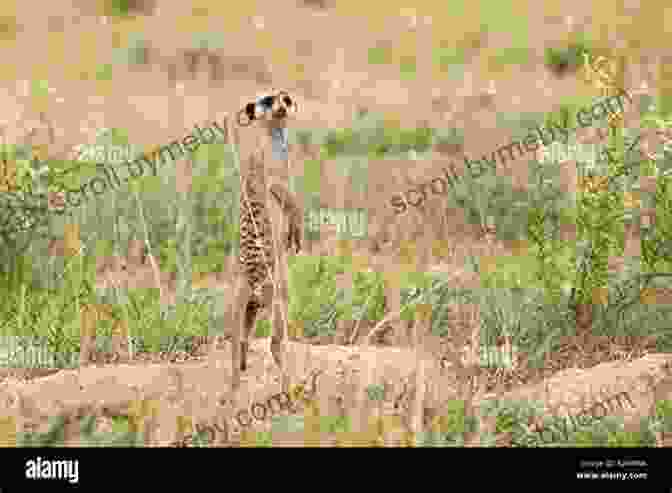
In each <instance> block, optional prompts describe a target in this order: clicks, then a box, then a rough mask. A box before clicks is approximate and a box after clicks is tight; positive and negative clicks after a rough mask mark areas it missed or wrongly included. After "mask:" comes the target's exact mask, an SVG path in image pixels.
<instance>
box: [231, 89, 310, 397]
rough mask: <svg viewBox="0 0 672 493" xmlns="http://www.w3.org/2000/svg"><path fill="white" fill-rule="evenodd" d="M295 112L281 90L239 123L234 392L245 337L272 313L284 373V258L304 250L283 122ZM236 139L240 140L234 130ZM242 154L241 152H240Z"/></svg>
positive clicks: (274, 345) (275, 351) (244, 112)
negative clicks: (244, 144) (242, 145)
mask: <svg viewBox="0 0 672 493" xmlns="http://www.w3.org/2000/svg"><path fill="white" fill-rule="evenodd" d="M296 110H297V105H296V102H295V101H294V100H293V99H292V98H291V97H290V96H289V94H287V92H285V91H274V92H271V93H270V94H267V95H264V96H261V97H259V98H257V99H256V100H255V101H253V102H250V103H247V104H246V105H245V106H244V107H243V108H242V109H241V110H240V111H239V112H238V118H237V123H238V126H240V127H248V129H245V130H240V132H241V133H245V134H247V135H246V136H249V137H253V142H252V143H251V146H253V147H252V152H251V153H250V154H249V156H247V157H242V158H241V164H242V166H241V168H244V169H241V173H240V178H241V188H240V257H239V267H240V270H239V275H238V277H237V279H236V283H235V291H234V305H233V311H234V313H233V315H234V316H233V325H234V327H233V358H232V364H233V373H232V377H233V378H232V381H233V387H234V388H236V387H237V386H239V384H240V374H241V372H244V371H246V369H247V352H248V348H249V336H250V332H251V331H252V327H253V326H254V324H255V321H256V318H257V315H258V314H259V312H260V311H261V310H263V309H266V308H270V310H271V318H272V335H271V348H270V349H271V354H272V356H273V359H274V361H275V363H276V365H277V366H278V367H279V368H280V369H281V370H282V369H283V361H282V349H283V340H284V337H285V335H286V333H287V312H288V304H289V293H288V285H287V284H288V272H287V255H288V254H297V253H299V251H300V250H301V248H302V229H303V228H302V226H303V213H302V211H301V209H300V207H299V206H298V204H297V201H296V199H295V197H294V196H293V194H292V193H291V192H290V189H289V172H290V171H289V156H288V146H287V127H286V124H287V120H288V118H289V117H290V115H291V114H293V113H295V112H296ZM234 132H235V133H236V134H237V135H236V140H239V139H240V134H239V133H238V129H237V128H236V127H235V125H234ZM244 150H245V149H244Z"/></svg>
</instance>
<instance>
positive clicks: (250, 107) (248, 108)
mask: <svg viewBox="0 0 672 493" xmlns="http://www.w3.org/2000/svg"><path fill="white" fill-rule="evenodd" d="M255 106H256V105H255V104H254V103H247V104H246V105H245V114H246V115H247V117H248V118H249V119H250V120H254V109H255Z"/></svg>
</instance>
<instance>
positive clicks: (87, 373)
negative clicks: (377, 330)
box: [0, 341, 672, 445]
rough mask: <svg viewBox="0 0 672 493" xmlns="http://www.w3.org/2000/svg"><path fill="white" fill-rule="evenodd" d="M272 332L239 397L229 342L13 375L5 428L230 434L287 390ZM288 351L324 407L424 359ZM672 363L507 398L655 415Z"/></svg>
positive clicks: (607, 368) (569, 375)
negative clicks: (121, 425) (186, 354)
mask: <svg viewBox="0 0 672 493" xmlns="http://www.w3.org/2000/svg"><path fill="white" fill-rule="evenodd" d="M265 342H267V341H255V342H254V343H253V344H252V348H251V353H252V354H251V362H252V366H251V368H250V369H249V371H248V372H247V374H246V375H245V378H244V382H243V388H242V389H241V391H240V392H239V394H238V396H237V397H236V401H235V402H234V401H232V400H231V399H230V397H231V396H230V394H229V385H230V348H228V347H227V348H226V350H223V351H218V352H215V353H213V355H211V356H210V358H209V359H208V360H207V361H205V362H189V363H185V364H181V365H177V364H155V365H147V366H137V365H116V366H105V367H89V368H84V369H80V370H67V371H60V372H58V373H56V374H52V375H49V376H45V377H42V378H35V379H33V380H31V381H13V380H9V379H8V380H6V381H5V382H4V383H3V384H2V385H0V416H3V417H4V418H3V423H5V425H7V424H9V425H10V426H9V427H7V426H3V427H2V429H3V430H5V432H4V434H5V435H11V433H12V425H13V428H14V430H15V432H21V431H45V430H46V429H48V426H49V419H50V418H52V417H54V416H57V415H61V416H67V417H68V420H67V423H68V424H67V426H66V439H65V443H66V444H68V445H79V444H81V442H80V438H79V424H78V423H79V422H78V421H77V419H74V418H81V417H84V416H86V415H94V416H96V417H100V418H110V417H111V416H119V415H125V416H133V415H138V414H140V415H143V416H145V417H146V418H147V420H148V421H145V422H148V423H149V422H151V424H152V429H151V433H150V435H149V436H150V438H151V439H147V440H146V441H147V443H151V444H152V445H169V444H174V443H176V442H179V441H180V439H181V438H182V437H183V436H184V433H185V429H186V428H185V426H184V423H185V419H186V420H187V421H189V422H190V423H191V425H190V426H192V427H193V425H195V424H196V423H205V424H212V423H217V424H219V425H220V428H219V429H220V430H222V431H225V432H226V434H228V433H229V432H235V430H233V428H235V425H234V426H231V424H232V423H234V419H233V418H234V416H235V415H236V413H237V412H239V411H240V410H241V409H248V410H249V409H251V407H250V406H251V405H252V404H254V403H263V402H268V400H269V399H271V398H272V396H274V395H278V394H279V393H280V392H281V390H282V389H281V385H280V377H279V375H278V372H277V370H276V369H274V367H273V364H272V362H271V360H270V357H269V355H268V354H267V352H268V348H267V347H266V346H267V344H264V343H265ZM287 351H288V355H287V356H288V358H287V361H289V362H290V363H289V368H287V370H288V373H289V375H290V379H291V382H292V383H293V384H297V383H305V384H306V386H308V383H307V382H308V380H309V379H310V378H309V376H310V375H311V374H312V375H314V378H313V379H312V389H313V391H314V392H315V393H314V395H315V396H317V399H318V402H319V405H320V409H321V410H322V409H323V406H324V409H325V410H326V413H330V412H335V410H334V409H335V408H334V405H335V404H334V403H335V402H337V401H338V402H340V403H341V404H340V405H341V409H342V408H343V402H342V398H343V396H344V395H345V394H347V390H346V387H348V386H350V387H352V383H353V382H356V387H357V388H359V389H360V391H361V392H364V391H368V389H370V388H371V386H372V385H378V386H381V388H383V387H384V388H385V389H386V394H387V395H388V397H391V400H392V401H398V400H399V399H400V398H401V397H402V396H403V394H404V393H406V391H407V389H408V388H407V383H408V382H409V381H412V380H414V379H413V375H414V372H415V370H416V368H417V360H416V358H417V356H416V353H415V352H414V351H411V350H408V349H403V348H390V347H385V348H380V347H368V348H367V347H346V346H318V347H314V346H310V345H305V344H299V343H293V342H290V343H289V345H288V348H287ZM423 371H424V372H425V380H424V381H425V382H426V384H427V389H426V393H425V399H427V400H429V401H431V402H434V403H439V402H445V401H446V399H451V398H459V396H458V394H457V391H456V389H457V387H458V385H457V382H456V381H455V375H450V373H449V371H448V370H446V369H445V368H442V367H441V364H440V362H439V361H438V360H434V359H432V358H428V359H427V361H426V364H425V367H424V370H423ZM671 372H672V355H669V354H650V355H647V356H645V357H643V358H640V359H638V360H634V361H630V362H623V363H621V362H612V363H604V364H600V365H597V366H595V367H594V368H590V369H586V370H575V369H573V370H565V371H562V372H559V373H558V374H556V375H554V376H553V377H551V378H549V379H547V380H545V381H544V382H543V383H542V384H537V385H529V386H521V387H519V388H517V389H514V390H512V391H509V392H506V393H505V394H503V395H500V396H498V398H500V399H511V400H517V401H520V400H525V399H528V400H538V401H541V402H542V403H543V404H544V406H546V408H547V409H548V410H549V412H551V411H552V410H554V409H556V408H557V406H558V405H562V406H561V407H562V409H561V411H560V414H562V413H565V414H566V413H578V412H580V410H581V409H585V408H586V407H590V404H591V403H595V402H596V401H600V399H604V396H603V394H605V393H608V394H612V395H615V394H618V393H619V392H627V393H628V395H629V396H630V402H631V403H632V404H631V405H628V406H624V407H623V408H618V409H611V410H610V411H612V412H610V414H614V415H622V416H623V417H624V418H625V419H626V420H627V421H632V420H633V419H635V418H638V417H640V416H645V415H650V410H651V405H652V403H653V402H655V401H657V400H661V399H672V376H671V375H670V373H671ZM315 375H317V376H315ZM362 389H363V390H362ZM600 392H601V393H602V397H600V395H601V394H600ZM491 397H493V395H489V394H486V395H485V396H484V398H491ZM346 408H347V406H346ZM346 410H347V409H346ZM140 422H141V423H142V422H143V421H140ZM143 429H144V428H143ZM228 438H229V436H228V435H227V436H222V437H218V438H217V440H220V442H219V443H224V442H225V441H227V440H228ZM11 440H12V438H11V437H10V436H3V437H0V441H2V442H3V443H4V442H5V441H9V442H11ZM293 440H294V441H295V440H296V439H295V438H294V439H293ZM14 443H15V442H14ZM274 443H275V440H274Z"/></svg>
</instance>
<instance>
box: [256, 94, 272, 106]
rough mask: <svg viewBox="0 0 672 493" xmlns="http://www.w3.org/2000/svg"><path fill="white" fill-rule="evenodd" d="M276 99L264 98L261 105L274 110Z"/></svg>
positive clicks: (260, 101) (260, 102)
mask: <svg viewBox="0 0 672 493" xmlns="http://www.w3.org/2000/svg"><path fill="white" fill-rule="evenodd" d="M274 101H275V98H274V97H273V96H264V97H263V98H261V99H260V100H259V105H260V106H262V107H263V108H272V107H273V102H274Z"/></svg>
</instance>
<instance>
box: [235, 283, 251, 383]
mask: <svg viewBox="0 0 672 493" xmlns="http://www.w3.org/2000/svg"><path fill="white" fill-rule="evenodd" d="M250 295H251V292H250V286H249V285H248V283H247V280H246V279H245V278H244V277H243V276H238V279H237V280H236V287H235V292H234V304H233V317H232V327H231V330H232V331H233V332H232V336H233V337H232V338H231V364H232V373H231V378H232V385H233V387H234V388H236V387H238V386H239V385H240V373H241V369H242V368H241V367H242V366H243V364H244V363H246V359H247V354H246V353H247V347H246V346H244V344H245V342H246V341H243V335H244V334H245V335H246V334H247V327H246V324H247V320H246V319H247V313H248V304H249V302H250V298H251V296H250Z"/></svg>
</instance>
